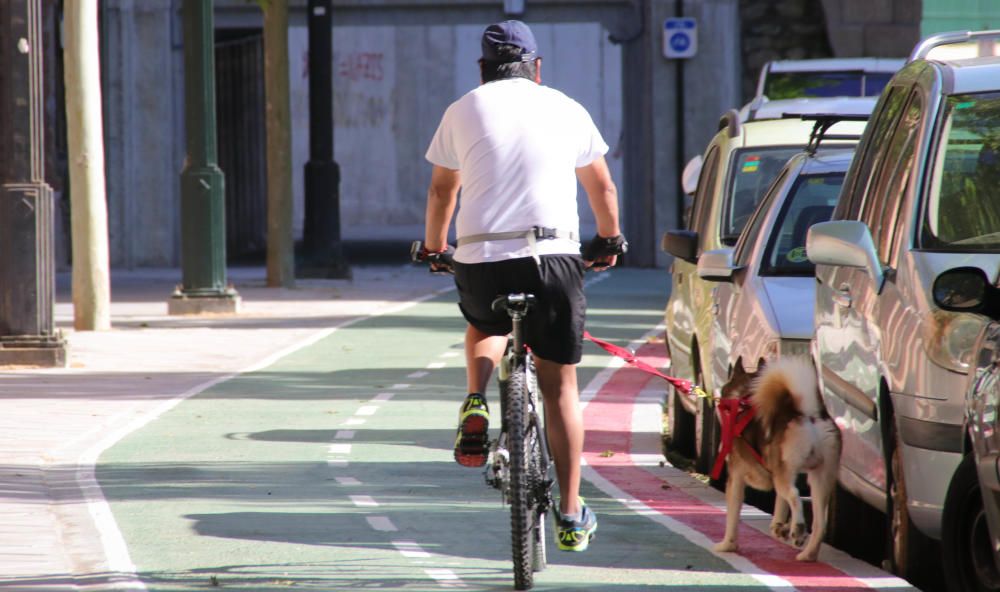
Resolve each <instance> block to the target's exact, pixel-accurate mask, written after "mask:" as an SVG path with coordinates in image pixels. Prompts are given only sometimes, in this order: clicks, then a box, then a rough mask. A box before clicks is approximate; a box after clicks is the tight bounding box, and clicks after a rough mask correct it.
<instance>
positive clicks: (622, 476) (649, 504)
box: [583, 343, 912, 592]
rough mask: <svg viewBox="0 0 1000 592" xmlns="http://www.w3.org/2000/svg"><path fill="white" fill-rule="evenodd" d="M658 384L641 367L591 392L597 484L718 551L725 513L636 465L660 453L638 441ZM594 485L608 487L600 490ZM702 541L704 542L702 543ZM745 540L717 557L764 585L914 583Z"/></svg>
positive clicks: (651, 349) (747, 533) (657, 346)
mask: <svg viewBox="0 0 1000 592" xmlns="http://www.w3.org/2000/svg"><path fill="white" fill-rule="evenodd" d="M636 357H637V358H639V359H641V360H642V361H644V362H646V363H648V364H650V365H652V366H653V367H654V368H663V367H664V366H665V363H666V361H667V358H666V357H665V356H664V355H663V344H662V343H645V344H643V345H642V346H641V347H639V348H638V349H637V351H636ZM599 380H600V377H598V378H597V379H595V383H596V382H599ZM651 381H661V379H660V378H658V377H655V376H653V375H651V374H648V373H646V372H643V371H641V370H638V369H636V368H633V367H629V366H622V367H620V368H618V369H617V370H614V371H613V373H612V374H611V375H610V377H609V378H607V380H606V382H604V383H603V384H600V385H599V386H597V387H596V392H593V391H592V392H591V393H590V394H591V395H592V398H591V399H590V400H589V401H588V402H587V403H586V407H585V408H584V411H583V413H584V424H585V425H586V426H587V439H586V443H585V449H584V460H585V462H586V463H587V465H589V467H590V468H591V469H592V470H593V471H594V472H595V473H596V474H597V475H598V476H599V477H600V479H599V480H598V481H600V480H604V481H606V482H607V483H609V484H610V485H611V486H613V487H612V488H616V489H618V490H619V491H620V492H621V493H624V494H625V495H626V496H627V497H630V498H632V499H631V500H628V502H629V505H631V506H633V507H635V506H639V507H644V508H643V512H642V513H644V514H647V515H649V514H659V515H660V516H663V517H666V518H667V520H666V521H663V520H660V521H659V522H661V523H663V524H665V525H666V526H667V528H671V526H670V524H671V523H673V524H674V525H675V526H676V525H682V528H679V529H677V530H678V531H679V533H680V534H682V535H684V536H686V537H687V538H688V540H691V541H692V543H693V544H697V545H700V546H703V547H707V548H708V549H711V545H712V544H714V543H715V542H717V541H719V540H721V539H722V537H723V534H724V532H725V510H724V509H723V508H722V507H719V506H717V505H713V504H711V503H708V502H706V501H703V500H702V499H699V498H698V497H695V496H694V495H691V494H690V493H688V491H690V489H691V487H690V483H679V482H678V483H672V482H671V481H670V479H671V477H669V476H667V477H666V478H665V477H664V471H656V470H655V468H652V467H650V468H647V467H644V466H640V464H638V463H637V459H636V457H637V456H639V455H642V456H646V455H658V454H661V451H660V450H658V449H649V450H647V448H652V447H653V446H655V444H653V443H654V442H657V440H654V439H649V438H645V439H641V440H639V439H635V438H634V430H633V424H634V421H635V420H634V417H636V411H637V409H636V406H637V405H639V404H640V400H639V399H640V393H641V392H642V391H643V390H644V389H648V388H651V387H653V386H654V385H652V384H651ZM663 386H664V388H666V387H667V386H668V385H667V384H666V383H663ZM647 406H648V407H649V408H650V409H649V410H646V409H642V410H640V411H639V413H640V414H643V413H651V412H654V411H655V412H657V413H659V410H660V408H659V405H648V403H647ZM657 473H660V474H657ZM585 476H586V475H585ZM685 476H686V475H685ZM595 484H597V485H598V487H601V483H595ZM705 487H708V486H707V485H706V486H705ZM609 493H610V492H609ZM672 530H673V528H672ZM692 533H695V536H692ZM699 534H700V535H703V536H697V535H699ZM692 539H694V540H692ZM739 540H740V551H739V552H738V553H718V554H717V555H718V556H719V557H721V558H723V559H725V560H726V561H728V562H729V563H730V564H732V565H733V567H735V568H736V569H738V570H740V571H744V572H747V573H754V575H755V576H757V577H758V579H760V580H761V581H762V583H765V584H768V585H771V586H772V587H776V588H782V589H788V588H789V587H792V588H795V589H799V590H809V591H810V592H812V591H816V592H826V591H833V590H840V591H843V590H867V589H870V588H873V587H874V588H895V589H898V588H908V587H909V584H908V583H907V582H905V581H903V580H900V579H898V578H895V577H893V576H890V575H889V574H881V575H879V576H877V577H875V578H872V577H870V575H869V576H867V577H866V576H860V577H859V576H855V575H852V574H850V573H847V572H845V571H844V570H842V569H838V567H834V566H832V565H830V564H828V563H824V562H823V561H822V559H823V555H824V554H829V552H830V549H829V547H826V546H824V549H823V551H821V556H820V559H821V561H818V562H815V563H804V562H799V561H796V560H795V555H796V553H798V549H796V548H794V547H792V546H789V545H787V544H784V543H782V542H779V541H777V540H775V539H774V538H772V537H770V536H769V535H767V534H765V533H763V532H761V531H759V530H757V529H755V528H753V527H752V526H750V525H748V524H746V523H741V525H740V531H739ZM855 563H860V562H855ZM864 565H865V567H866V568H867V569H865V570H864V571H867V572H869V574H870V573H871V570H874V569H875V568H871V567H870V566H867V564H864ZM911 589H912V588H911Z"/></svg>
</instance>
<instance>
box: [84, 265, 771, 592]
mask: <svg viewBox="0 0 1000 592" xmlns="http://www.w3.org/2000/svg"><path fill="white" fill-rule="evenodd" d="M588 280H589V282H588V289H587V294H588V299H589V303H590V309H589V314H588V324H587V325H588V329H589V330H590V331H591V333H593V334H594V335H595V336H599V337H603V338H606V339H610V340H613V341H614V342H616V343H619V344H623V345H624V344H626V343H629V342H641V340H642V339H643V338H645V337H648V336H649V335H651V334H655V333H653V329H654V328H655V327H656V326H657V325H658V324H659V323H660V322H661V321H662V311H663V306H664V304H665V302H666V298H667V285H666V284H667V279H666V277H665V274H663V273H662V271H648V270H629V269H622V270H613V271H610V272H607V273H605V274H595V275H593V276H590V277H589V278H588ZM454 301H455V295H454V293H453V292H449V293H445V294H443V295H439V296H437V297H434V298H431V299H429V300H426V301H423V302H419V303H415V304H414V305H413V306H411V307H409V308H406V309H404V310H402V311H397V312H394V313H391V314H383V315H380V316H374V317H370V318H365V319H362V320H360V321H358V322H355V323H353V324H351V325H349V326H345V327H342V328H339V329H338V330H336V331H334V332H332V333H331V334H329V335H328V336H327V337H325V338H323V339H321V340H319V341H317V342H315V343H313V344H311V345H308V346H306V347H304V348H302V349H300V350H298V351H295V352H293V353H291V354H289V355H287V356H285V357H284V358H282V359H280V360H278V361H276V362H275V363H273V364H271V365H270V366H268V367H266V368H263V369H261V370H258V371H255V372H251V373H247V374H243V375H240V376H237V377H235V378H233V379H231V380H229V381H226V382H223V383H220V384H217V385H215V386H212V387H211V388H209V389H207V390H205V391H203V392H201V393H199V394H198V395H196V396H194V397H192V398H190V399H187V400H186V401H184V402H182V403H180V404H179V405H177V406H176V407H173V408H172V409H171V410H169V411H168V412H166V413H164V414H163V415H161V416H160V417H158V418H157V419H155V420H154V421H152V422H150V423H148V424H146V425H145V426H144V427H142V428H141V429H139V430H138V431H136V432H133V433H132V434H130V435H128V436H126V437H125V438H124V439H122V440H121V441H119V442H118V443H117V444H116V445H114V446H113V447H111V448H110V449H108V450H107V451H106V452H105V453H104V454H103V455H102V456H101V458H100V459H99V463H98V467H97V477H98V481H99V483H100V486H101V488H102V490H103V493H104V496H105V497H106V498H107V500H108V501H109V503H110V506H111V509H112V512H113V515H114V519H115V522H116V523H117V528H118V529H119V530H120V532H121V534H122V537H123V539H124V541H125V543H126V546H127V551H128V554H129V556H130V558H131V561H132V563H133V564H134V565H135V567H136V571H137V573H138V575H139V577H140V578H141V579H142V581H143V582H144V583H145V585H146V586H147V587H148V588H149V589H150V590H157V591H160V590H162V591H182V590H184V591H187V590H203V589H206V587H216V586H220V587H226V588H230V589H238V590H288V589H293V588H305V589H316V590H338V591H340V590H343V591H353V590H359V591H360V590H371V589H379V590H441V589H465V590H507V589H510V588H511V581H512V578H511V566H510V546H509V528H508V520H509V514H508V512H507V509H506V508H505V507H504V506H502V504H501V503H500V496H499V493H498V492H496V491H495V490H493V489H490V488H488V487H487V486H486V485H485V482H484V480H483V474H482V470H476V469H467V468H463V467H459V466H458V465H456V464H455V463H454V462H453V460H452V458H451V445H452V443H453V439H454V429H455V428H454V425H455V419H456V414H457V408H458V404H459V402H460V400H461V398H462V396H463V395H464V383H465V380H464V369H463V363H464V360H463V357H462V346H461V342H462V335H463V328H464V325H463V322H462V320H461V317H460V315H459V313H458V310H457V306H456V305H455V302H454ZM609 366H614V363H613V361H612V359H611V358H609V357H608V356H607V354H605V353H604V352H603V351H602V350H599V349H598V348H596V347H594V346H591V345H588V346H587V350H586V355H585V357H584V360H583V362H582V363H581V365H580V384H581V386H585V385H588V384H592V383H595V382H596V383H599V382H601V380H606V379H607V377H608V375H609V374H608V373H609V370H607V368H608V367H609ZM643 388H645V390H646V391H647V397H655V398H660V397H662V392H663V386H661V385H658V384H650V385H647V386H646V387H643ZM489 395H490V400H491V401H495V398H496V397H495V387H493V385H491V391H490V393H489ZM590 395H591V396H592V395H593V393H590ZM612 405H613V402H612ZM648 408H649V407H648V406H647V409H648ZM647 419H648V418H647ZM654 422H655V418H654ZM607 436H608V434H603V435H597V436H595V437H596V438H597V441H598V442H601V438H602V437H607ZM588 437H590V436H588ZM610 454H613V452H612V451H609V455H610ZM588 475H590V476H591V477H592V478H593V479H594V480H595V482H597V483H598V485H602V482H603V478H601V477H600V476H599V475H595V471H593V470H590V469H588ZM664 487H666V486H664ZM608 492H611V493H610V494H609V493H608ZM617 492H618V490H616V489H615V488H614V486H611V487H609V486H608V485H607V484H606V483H604V484H603V485H602V486H601V487H598V486H596V485H595V484H594V483H592V482H589V481H588V482H585V483H584V484H583V495H584V496H585V497H587V499H588V503H589V504H590V505H591V506H592V507H593V508H594V509H595V510H596V512H597V514H598V517H599V519H600V528H599V534H598V537H597V538H596V539H595V541H594V543H593V544H592V546H591V549H590V550H589V551H588V552H586V553H582V554H569V553H560V552H558V551H557V550H556V549H555V545H554V543H553V541H552V540H551V532H550V537H549V538H550V540H549V541H547V544H548V551H549V561H550V566H549V568H548V569H547V570H545V571H544V572H541V573H539V574H537V577H536V589H537V590H607V591H626V590H635V591H642V590H667V589H677V588H682V589H685V590H694V589H706V590H707V589H714V588H724V589H727V590H750V589H754V590H756V589H766V588H767V586H766V585H765V583H764V582H762V580H761V579H760V578H759V577H754V575H752V574H746V573H741V571H740V569H738V568H737V567H734V564H733V562H731V561H727V560H725V559H724V558H722V557H720V556H718V555H716V554H713V553H711V552H710V551H708V550H706V549H705V548H704V547H703V546H699V545H695V544H692V543H691V542H690V537H689V536H688V537H686V536H683V535H682V534H678V532H679V530H678V529H676V528H673V529H671V528H666V527H664V523H663V521H662V520H661V521H655V520H651V519H650V518H649V517H647V516H644V515H641V514H640V513H639V512H637V511H636V509H635V507H634V505H633V504H630V503H627V501H626V498H627V497H628V496H627V495H624V496H623V495H620V494H618V493H617ZM550 531H551V529H550ZM751 571H752V570H751ZM765 581H766V580H765Z"/></svg>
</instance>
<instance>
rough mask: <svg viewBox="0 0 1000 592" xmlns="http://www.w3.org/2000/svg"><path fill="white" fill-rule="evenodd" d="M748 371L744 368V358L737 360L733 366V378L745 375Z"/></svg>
mask: <svg viewBox="0 0 1000 592" xmlns="http://www.w3.org/2000/svg"><path fill="white" fill-rule="evenodd" d="M746 373H747V371H746V370H744V369H743V358H740V359H738V360H736V367H735V368H733V378H736V377H737V376H743V375H744V374H746Z"/></svg>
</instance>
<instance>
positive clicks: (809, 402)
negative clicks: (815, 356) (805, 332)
mask: <svg viewBox="0 0 1000 592" xmlns="http://www.w3.org/2000/svg"><path fill="white" fill-rule="evenodd" d="M753 404H754V407H756V409H757V413H758V415H759V417H760V419H761V420H762V421H763V422H764V425H766V426H773V425H775V423H778V422H782V421H786V422H787V421H789V420H791V419H794V418H795V417H799V416H802V415H804V416H806V417H814V418H819V417H822V416H823V404H822V402H821V401H820V398H819V385H818V383H817V381H816V370H815V368H814V367H813V365H812V363H811V362H810V361H809V360H807V359H804V358H782V359H781V360H778V361H777V362H773V363H771V364H768V365H767V366H766V367H765V368H764V372H763V373H762V374H761V375H760V377H758V378H757V381H756V384H755V385H754V394H753Z"/></svg>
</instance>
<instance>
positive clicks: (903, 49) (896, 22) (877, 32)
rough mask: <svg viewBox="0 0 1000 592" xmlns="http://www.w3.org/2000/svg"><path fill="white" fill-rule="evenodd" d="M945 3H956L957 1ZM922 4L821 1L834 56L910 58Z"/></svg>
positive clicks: (886, 0)
mask: <svg viewBox="0 0 1000 592" xmlns="http://www.w3.org/2000/svg"><path fill="white" fill-rule="evenodd" d="M986 1H987V2H993V0H986ZM947 2H948V3H949V4H952V5H955V4H956V0H947ZM922 5H923V0H823V10H824V11H825V13H826V24H827V33H828V35H829V38H830V45H831V47H832V48H833V55H834V56H837V57H855V56H871V57H882V58H903V57H906V56H908V55H910V50H912V49H913V46H914V45H915V44H916V43H917V41H919V39H920V17H921V10H922Z"/></svg>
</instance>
